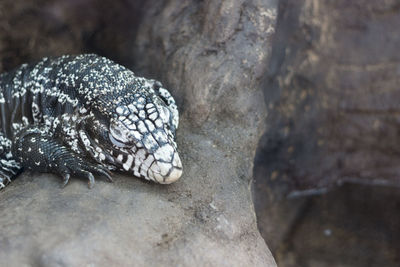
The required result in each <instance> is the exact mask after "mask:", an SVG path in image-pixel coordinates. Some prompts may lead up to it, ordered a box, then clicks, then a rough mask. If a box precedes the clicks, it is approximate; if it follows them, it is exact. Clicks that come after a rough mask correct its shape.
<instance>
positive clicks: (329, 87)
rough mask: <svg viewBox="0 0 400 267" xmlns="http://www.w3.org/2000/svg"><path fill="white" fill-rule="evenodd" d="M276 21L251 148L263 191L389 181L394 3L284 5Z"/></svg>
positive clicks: (393, 134) (306, 0)
mask: <svg viewBox="0 0 400 267" xmlns="http://www.w3.org/2000/svg"><path fill="white" fill-rule="evenodd" d="M344 7H345V8H344ZM278 17H279V19H278V22H277V33H276V39H275V42H274V45H273V52H272V57H271V61H270V64H269V68H268V76H269V78H268V79H267V81H266V86H265V98H266V102H267V106H268V120H267V124H268V129H267V131H266V133H265V135H264V138H263V140H262V141H261V143H260V151H261V150H262V151H263V155H262V156H261V157H263V158H264V159H265V160H264V161H265V162H268V170H266V174H265V176H266V177H269V184H270V186H271V191H273V192H274V194H277V195H279V194H281V195H288V194H290V195H291V196H295V195H299V194H315V193H323V192H326V190H327V189H330V188H331V187H332V186H335V185H338V184H341V183H343V182H356V183H367V184H388V185H398V177H399V171H400V169H399V167H398V166H399V164H398V162H399V160H400V157H399V155H400V154H399V149H398V148H397V147H398V146H397V144H398V143H399V141H400V135H399V134H398V132H399V129H400V128H399V125H400V124H399V99H400V90H398V83H399V82H398V80H399V78H398V77H399V64H398V61H399V57H400V56H399V53H398V44H399V42H400V35H399V34H398V27H399V25H400V13H399V11H398V4H397V3H396V2H395V1H384V2H379V3H378V2H370V1H363V0H359V1H352V2H351V3H349V2H348V1H344V0H343V1H334V2H329V3H327V2H326V3H319V2H315V1H312V0H303V1H286V0H285V1H281V2H280V11H279V16H278Z"/></svg>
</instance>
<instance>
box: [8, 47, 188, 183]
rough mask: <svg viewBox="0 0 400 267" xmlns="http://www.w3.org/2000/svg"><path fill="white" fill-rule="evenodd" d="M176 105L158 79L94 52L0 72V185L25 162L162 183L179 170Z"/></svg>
mask: <svg viewBox="0 0 400 267" xmlns="http://www.w3.org/2000/svg"><path fill="white" fill-rule="evenodd" d="M178 120H179V115H178V109H177V107H176V104H175V101H174V99H173V98H172V96H171V95H170V93H169V92H168V91H167V90H166V89H164V88H162V85H161V83H159V82H157V81H155V80H148V79H145V78H141V77H136V76H135V75H134V73H133V72H132V71H130V70H128V69H126V68H124V67H123V66H121V65H118V64H116V63H114V62H113V61H111V60H109V59H106V58H104V57H100V56H97V55H93V54H87V55H79V56H62V57H60V58H55V59H48V58H44V59H42V60H41V61H40V62H38V63H37V64H31V65H28V64H24V65H22V66H21V67H19V68H18V69H16V70H14V71H12V72H8V73H3V74H1V75H0V125H1V129H0V130H1V132H0V188H4V187H5V186H6V185H7V184H8V183H9V182H10V181H11V180H12V179H13V178H14V177H16V176H17V175H18V174H19V173H20V172H21V171H23V169H25V168H26V169H31V170H34V171H39V172H51V173H56V174H59V175H61V176H62V177H63V179H64V184H66V183H67V182H68V180H69V178H70V176H71V175H75V176H84V177H87V178H88V180H89V186H90V187H91V186H93V184H94V176H104V177H106V178H107V179H108V180H110V181H111V176H110V174H111V173H110V171H123V172H128V173H130V174H132V175H134V176H136V177H141V178H145V179H147V180H152V181H154V182H157V183H163V184H168V183H172V182H174V181H176V180H177V179H179V178H180V176H181V174H182V163H181V160H180V158H179V155H178V152H177V146H176V143H175V130H176V129H177V127H178Z"/></svg>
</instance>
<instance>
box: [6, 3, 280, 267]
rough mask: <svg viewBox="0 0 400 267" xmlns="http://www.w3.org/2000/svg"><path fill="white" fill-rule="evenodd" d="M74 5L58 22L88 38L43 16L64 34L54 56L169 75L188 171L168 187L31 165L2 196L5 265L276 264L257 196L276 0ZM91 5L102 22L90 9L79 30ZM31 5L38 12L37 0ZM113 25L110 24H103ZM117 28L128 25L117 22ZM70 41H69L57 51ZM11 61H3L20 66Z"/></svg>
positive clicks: (29, 53) (160, 77) (51, 50)
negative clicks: (74, 55)
mask: <svg viewBox="0 0 400 267" xmlns="http://www.w3.org/2000/svg"><path fill="white" fill-rule="evenodd" d="M71 2H72V3H74V5H75V6H72V7H71V6H68V7H67V8H62V9H59V5H57V4H55V7H54V8H53V9H51V10H58V12H60V13H56V14H58V15H59V16H58V17H57V18H58V19H56V21H58V22H60V24H61V26H60V27H61V28H62V29H63V28H64V27H66V28H67V29H69V30H70V31H72V32H73V33H74V34H76V36H80V37H81V38H82V40H79V38H78V40H77V41H76V43H74V42H72V43H69V44H68V42H64V40H65V39H64V38H65V36H64V35H63V33H61V35H60V38H59V39H57V38H56V37H54V36H53V34H49V32H48V31H43V32H40V31H34V29H37V28H40V25H41V24H40V23H39V26H37V25H36V24H33V26H31V27H32V28H31V29H30V31H31V32H38V33H37V34H38V35H39V36H41V35H40V34H41V33H42V34H43V36H44V37H43V38H45V37H46V36H47V37H48V35H49V36H53V38H54V39H52V42H54V46H51V47H48V48H46V49H47V52H48V54H50V55H58V54H59V53H64V52H79V51H91V52H97V53H100V54H102V55H106V56H110V57H111V58H114V59H117V60H118V59H122V60H120V62H124V63H126V65H128V66H130V67H134V70H136V71H137V72H138V73H139V74H143V75H145V76H147V77H150V78H157V79H158V80H161V81H162V82H163V83H164V85H165V86H166V87H167V88H169V89H170V90H171V92H172V93H173V94H174V96H175V97H176V99H177V101H178V105H179V107H180V108H181V110H180V111H181V118H182V119H181V121H180V129H179V130H178V147H179V148H180V155H181V157H182V161H183V165H184V174H183V176H182V178H181V180H179V181H178V182H177V183H175V184H172V185H169V186H160V185H155V184H151V183H145V182H143V181H140V180H138V179H135V178H132V177H126V176H118V177H116V178H115V183H114V184H108V183H106V182H103V181H101V180H99V181H98V182H97V183H96V186H95V187H94V188H93V189H92V190H88V189H87V187H86V183H85V182H84V181H83V180H80V179H73V180H72V181H71V184H69V185H68V186H67V187H66V188H64V189H61V188H60V182H61V181H60V179H59V178H58V177H55V176H52V175H38V174H29V173H25V174H23V175H22V176H21V177H19V179H17V180H15V181H14V182H13V183H12V184H11V185H10V186H8V187H7V188H6V190H4V191H3V192H1V193H0V227H1V231H0V262H2V263H4V262H6V263H7V265H9V266H21V265H23V264H29V265H39V266H85V265H88V264H93V265H95V266H106V265H109V264H112V265H121V266H124V265H131V264H132V263H133V264H134V265H137V266H143V265H147V266H148V265H159V266H160V265H163V266H166V265H172V266H174V265H180V266H194V265H204V266H276V265H275V262H274V259H273V258H272V256H271V254H270V252H269V250H268V247H267V246H266V244H265V242H264V240H263V239H262V238H261V236H260V234H259V232H258V230H257V226H256V219H255V214H254V210H253V204H252V199H251V194H250V184H251V177H252V166H253V164H252V163H253V159H254V154H255V149H256V146H257V142H258V140H259V138H260V136H261V133H262V131H263V130H264V127H265V125H264V121H265V104H264V101H263V95H262V90H261V87H260V80H261V77H262V75H263V73H265V71H266V60H267V56H268V55H269V53H270V47H271V44H270V42H271V36H272V33H273V27H274V22H275V18H276V2H275V1H261V0H253V1H228V2H227V1H201V2H198V1H194V0H193V1H155V0H154V1H146V2H145V4H144V5H143V6H141V8H140V10H141V11H140V12H136V11H135V12H133V11H132V12H130V11H129V8H134V7H135V5H133V4H132V5H124V4H121V3H120V2H117V3H118V4H116V5H115V6H117V7H119V6H123V9H120V11H119V12H120V13H121V14H119V13H118V12H117V14H118V15H117V16H114V17H113V16H111V15H110V14H114V13H113V12H114V10H115V6H110V7H108V6H104V5H95V4H96V3H97V2H96V1H71ZM41 5H44V6H47V5H48V3H47V2H43V3H41ZM87 5H89V6H87ZM98 6H100V8H98ZM137 6H139V4H138V5H137ZM85 7H88V8H87V10H89V11H90V12H89V14H91V16H92V17H94V18H96V20H97V21H96V23H95V22H93V21H92V20H91V19H90V16H84V17H82V23H83V26H82V27H81V28H79V27H78V26H77V25H80V23H81V21H80V19H79V20H78V19H77V18H79V16H77V15H76V14H79V13H76V12H77V9H79V10H84V8H85ZM24 8H25V7H24ZM97 8H98V9H97ZM30 10H34V12H33V14H34V15H36V16H37V15H38V14H36V13H37V10H38V9H37V7H31V8H30ZM60 10H61V11H60ZM68 10H69V11H68ZM17 11H18V10H17ZM17 11H15V10H14V12H16V13H18V12H17ZM35 12H36V13H35ZM102 12H104V13H102ZM123 12H126V13H123ZM12 14H13V13H12ZM39 14H41V13H40V12H39ZM60 14H61V15H60ZM134 14H140V16H139V18H140V17H141V18H142V19H141V20H139V18H138V17H135V16H134ZM4 16H5V15H4ZM132 17H134V18H132ZM59 18H62V19H59ZM107 19H109V20H110V22H109V23H105V22H104V21H106V22H107ZM0 20H1V19H0ZM3 21H8V20H7V19H6V18H3ZM39 21H40V20H39ZM121 21H122V22H132V21H133V22H135V24H134V25H133V26H132V29H129V31H128V32H126V31H124V30H125V29H126V26H125V27H118V25H120V24H119V23H120V22H121ZM98 23H99V24H100V26H93V25H98ZM102 23H103V24H102ZM104 23H105V24H104ZM0 24H1V23H0ZM102 25H107V26H106V27H104V31H103V30H102ZM108 25H117V27H115V28H114V31H111V30H110V28H109V26H108ZM25 26H26V24H25ZM20 27H22V26H20ZM69 30H67V31H66V32H67V33H69ZM81 30H82V31H81ZM55 31H56V32H58V31H57V30H55ZM124 32H125V33H126V35H124V34H123V33H124ZM7 34H11V35H12V32H7V33H5V36H1V37H2V38H0V40H5V39H6V40H9V39H8V37H7ZM27 34H28V37H24V38H27V40H30V41H31V42H32V43H33V44H36V45H37V44H38V43H37V42H34V41H35V40H37V37H32V36H29V32H27ZM0 35H1V34H0ZM82 36H83V37H82ZM85 36H91V38H89V39H85ZM96 36H97V37H96ZM95 37H96V38H95ZM100 37H101V38H100ZM124 37H125V38H126V39H124ZM93 38H94V39H93ZM99 38H100V40H99ZM118 38H122V39H121V40H123V42H122V44H121V43H120V42H119V41H120V39H118ZM67 39H68V38H67ZM18 40H19V39H18ZM68 40H69V39H68ZM93 40H95V41H93ZM102 41H104V43H102ZM114 41H115V42H114ZM62 43H65V44H66V45H68V47H67V48H66V49H65V50H64V49H61V50H57V44H60V45H61V44H62ZM132 43H134V44H135V45H134V46H129V45H126V44H132ZM0 44H4V42H2V41H0ZM4 47H5V48H6V51H9V53H10V55H12V58H13V60H14V61H13V62H15V63H21V62H20V61H21V58H19V57H18V55H19V52H16V51H15V50H13V49H12V47H13V46H12V45H5V46H4ZM45 47H46V46H45ZM127 47H129V50H127V49H126V48H127ZM27 48H29V47H25V46H22V48H21V49H20V50H19V51H24V53H22V55H23V59H25V58H27V59H32V58H36V56H37V55H36V54H34V51H32V50H30V49H31V48H30V49H29V50H25V49H27ZM46 49H45V50H46ZM40 51H42V50H40ZM25 53H26V54H25ZM39 54H40V53H39ZM40 56H41V55H40ZM1 62H3V65H2V66H3V68H4V69H9V68H10V67H12V66H8V65H7V66H6V65H5V62H6V60H5V59H3V58H2V59H1Z"/></svg>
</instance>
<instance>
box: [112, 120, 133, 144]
mask: <svg viewBox="0 0 400 267" xmlns="http://www.w3.org/2000/svg"><path fill="white" fill-rule="evenodd" d="M129 136H130V135H129V133H128V132H127V131H125V128H124V126H122V125H121V124H120V123H118V121H111V124H110V131H109V138H110V140H111V142H112V143H113V144H114V145H115V146H117V147H127V146H130V145H131V144H132V140H131V138H129Z"/></svg>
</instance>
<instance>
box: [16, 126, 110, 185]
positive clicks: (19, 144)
mask: <svg viewBox="0 0 400 267" xmlns="http://www.w3.org/2000/svg"><path fill="white" fill-rule="evenodd" d="M12 152H13V155H15V158H16V159H17V162H18V163H19V164H20V165H21V166H22V167H24V168H27V169H31V170H34V171H38V172H49V173H55V174H58V175H61V176H62V177H63V179H64V185H66V184H67V183H68V181H69V178H70V176H71V175H74V176H81V177H85V178H87V179H88V180H89V182H88V183H89V188H91V187H92V186H93V185H94V175H98V176H104V177H106V178H107V179H108V180H109V181H112V179H111V176H110V173H109V171H108V170H107V169H106V168H105V167H103V166H102V165H99V164H97V163H92V162H88V161H85V160H83V159H82V157H81V156H79V155H78V154H77V153H75V152H73V151H72V150H70V149H69V148H68V147H66V146H64V145H63V144H62V143H61V142H60V141H59V140H57V139H56V138H54V137H52V136H50V135H49V134H47V133H46V132H45V131H41V130H40V127H36V128H28V129H25V130H22V131H21V132H20V133H18V134H17V135H16V137H15V139H14V141H13V144H12Z"/></svg>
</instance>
